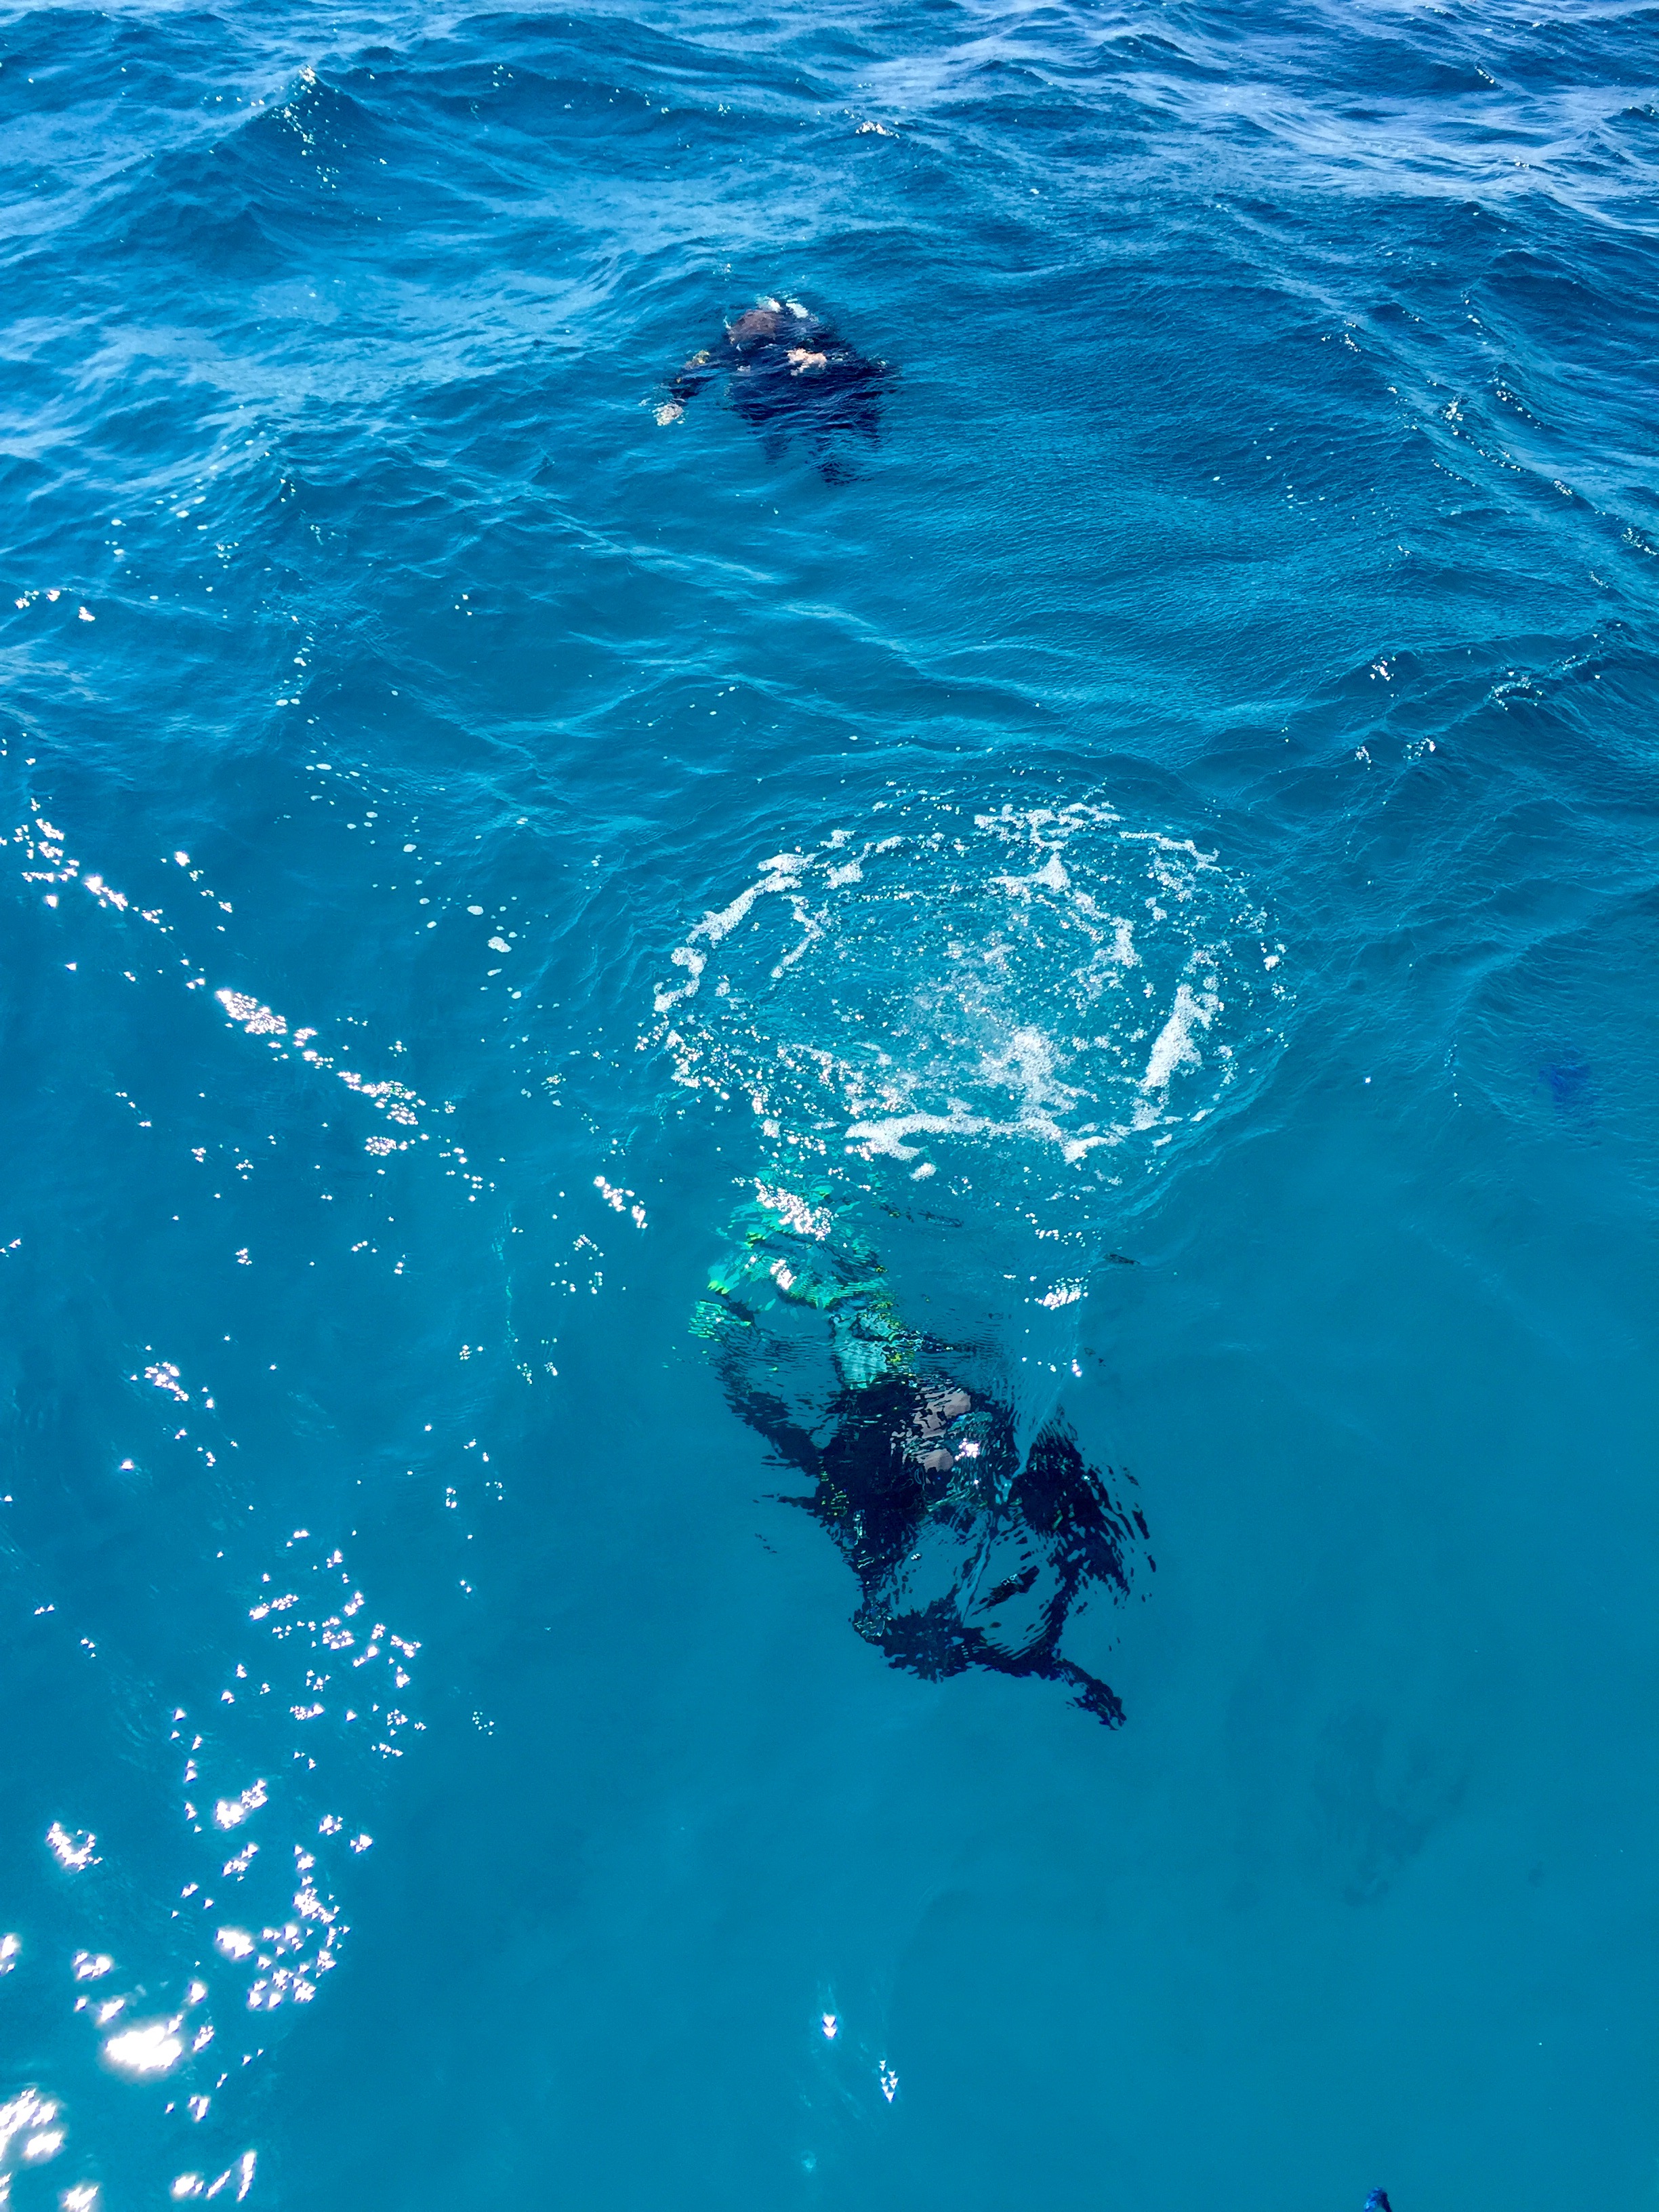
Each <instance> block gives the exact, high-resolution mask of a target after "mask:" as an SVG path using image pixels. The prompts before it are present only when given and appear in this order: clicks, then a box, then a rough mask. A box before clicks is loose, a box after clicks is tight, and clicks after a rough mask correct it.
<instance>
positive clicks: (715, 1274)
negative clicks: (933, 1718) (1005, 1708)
mask: <svg viewBox="0 0 1659 2212" xmlns="http://www.w3.org/2000/svg"><path fill="white" fill-rule="evenodd" d="M728 1235H729V1238H730V1248H731V1249H730V1250H729V1252H728V1254H727V1255H726V1258H725V1260H724V1261H722V1262H721V1263H720V1265H719V1266H718V1267H715V1268H714V1270H713V1271H712V1273H711V1276H710V1283H709V1288H710V1292H711V1296H710V1297H708V1298H706V1299H704V1300H703V1301H702V1302H701V1303H700V1304H699V1305H698V1307H697V1310H696V1315H695V1316H694V1319H693V1328H694V1330H695V1331H696V1334H698V1335H699V1336H701V1337H702V1338H703V1339H704V1340H705V1341H706V1342H707V1344H708V1347H709V1351H710V1354H711V1357H712V1358H713V1361H714V1369H715V1371H716V1373H717V1375H718V1376H719V1377H720V1384H721V1387H722V1389H724V1391H725V1394H726V1400H727V1402H728V1403H729V1404H730V1405H731V1407H732V1410H733V1411H734V1412H735V1413H737V1414H738V1416H739V1417H740V1418H741V1419H743V1420H744V1421H745V1422H746V1423H747V1424H748V1425H749V1426H750V1428H752V1429H753V1430H755V1431H756V1432H757V1434H758V1435H760V1436H762V1437H764V1438H765V1440H766V1441H767V1443H769V1444H770V1445H771V1447H772V1448H773V1449H774V1451H775V1453H776V1454H777V1455H778V1457H779V1459H780V1460H781V1462H784V1463H785V1464H787V1465H788V1466H791V1467H793V1468H797V1469H798V1470H799V1472H800V1473H801V1474H803V1475H805V1477H806V1479H807V1480H808V1481H810V1482H811V1485H812V1489H811V1492H810V1493H809V1494H808V1495H806V1496H805V1497H787V1498H784V1499H783V1501H782V1502H784V1503H787V1504H796V1505H799V1506H801V1507H803V1508H804V1509H805V1510H806V1511H807V1512H809V1513H810V1514H811V1516H812V1517H813V1519H814V1520H816V1521H817V1522H818V1524H819V1526H820V1527H821V1528H823V1529H824V1530H825V1531H826V1533H827V1534H829V1537H830V1538H831V1540H832V1541H834V1543H835V1545H836V1549H837V1550H838V1551H839V1552H840V1553H841V1555H842V1558H843V1559H845V1560H846V1562H847V1564H848V1566H849V1567H850V1568H851V1569H852V1570H853V1572H854V1575H856V1577H858V1583H859V1589H860V1595H861V1600H862V1601H861V1603H860V1607H859V1610H858V1612H857V1613H855V1614H854V1621H853V1625H854V1627H855V1628H856V1629H857V1630H858V1632H859V1633H860V1635H861V1636H862V1637H864V1638H866V1640H867V1641H868V1642H870V1643H872V1644H875V1645H877V1646H878V1648H879V1649H880V1650H882V1651H884V1653H885V1654H886V1656H887V1657H888V1659H889V1660H890V1662H891V1663H892V1664H893V1665H894V1666H896V1667H905V1668H909V1669H910V1671H911V1672H912V1673H914V1674H920V1675H921V1676H923V1677H924V1678H925V1679H926V1680H930V1681H934V1680H940V1679H941V1678H943V1677H944V1676H946V1675H950V1674H961V1673H963V1671H964V1670H965V1669H966V1668H969V1667H987V1668H992V1669H994V1671H995V1672H997V1673H999V1674H1015V1675H1035V1676H1038V1677H1040V1678H1042V1680H1048V1681H1054V1682H1060V1683H1063V1684H1064V1685H1065V1686H1066V1687H1067V1689H1068V1690H1069V1691H1070V1692H1071V1694H1072V1697H1073V1701H1074V1702H1075V1703H1076V1704H1077V1705H1080V1706H1081V1707H1082V1708H1083V1709H1084V1711H1085V1712H1091V1713H1092V1714H1094V1716H1095V1717H1096V1718H1097V1720H1100V1721H1103V1722H1104V1723H1106V1725H1107V1726H1108V1727H1109V1728H1115V1727H1116V1726H1118V1725H1119V1724H1120V1723H1121V1721H1122V1719H1123V1707H1122V1705H1121V1703H1120V1702H1119V1699H1118V1698H1117V1696H1116V1694H1115V1692H1114V1691H1113V1690H1111V1689H1110V1688H1109V1686H1108V1685H1107V1684H1106V1683H1104V1682H1103V1681H1101V1680H1099V1679H1098V1678H1097V1676H1095V1675H1093V1674H1090V1673H1088V1672H1087V1671H1086V1669H1085V1668H1082V1667H1080V1666H1079V1665H1078V1664H1077V1662H1075V1661H1074V1660H1073V1659H1070V1658H1068V1657H1066V1655H1065V1653H1064V1652H1063V1650H1061V1641H1062V1638H1063V1637H1064V1635H1065V1633H1066V1626H1067V1623H1068V1620H1070V1618H1071V1616H1072V1614H1073V1613H1074V1612H1076V1611H1080V1610H1081V1608H1082V1607H1083V1606H1084V1604H1085V1602H1086V1601H1088V1599H1089V1598H1090V1597H1091V1595H1093V1594H1094V1593H1095V1592H1096V1591H1098V1590H1103V1591H1104V1592H1106V1593H1107V1594H1108V1595H1109V1596H1110V1597H1111V1598H1112V1599H1114V1600H1121V1598H1122V1597H1123V1596H1124V1595H1127V1590H1128V1588H1129V1582H1130V1575H1131V1563H1132V1559H1133V1554H1134V1552H1135V1550H1136V1548H1137V1547H1138V1546H1140V1545H1142V1544H1144V1542H1145V1540H1146V1533H1147V1531H1146V1522H1145V1520H1144V1518H1143V1517H1142V1516H1141V1514H1140V1512H1139V1509H1138V1508H1136V1507H1133V1506H1128V1507H1125V1506H1124V1505H1122V1504H1121V1503H1119V1502H1118V1501H1117V1500H1115V1498H1113V1496H1112V1494H1111V1492H1109V1490H1108V1488H1107V1486H1106V1479H1105V1477H1103V1475H1102V1474H1101V1473H1100V1471H1099V1470H1098V1469H1097V1468H1092V1467H1091V1466H1090V1465H1089V1464H1088V1463H1087V1462H1086V1461H1085V1459H1084V1457H1083V1455H1082V1453H1081V1452H1080V1451H1079V1449H1078V1443H1077V1439H1076V1437H1075V1436H1074V1435H1073V1431H1072V1430H1071V1428H1070V1427H1069V1425H1067V1424H1066V1422H1065V1421H1064V1420H1063V1419H1060V1417H1058V1416H1055V1417H1053V1418H1051V1419H1049V1420H1048V1423H1047V1424H1046V1425H1044V1426H1043V1427H1042V1429H1041V1430H1040V1431H1038V1433H1037V1435H1036V1437H1035V1438H1034V1440H1033V1441H1032V1443H1031V1444H1030V1449H1029V1450H1028V1451H1027V1452H1026V1453H1025V1455H1024V1460H1023V1461H1022V1459H1021V1456H1020V1454H1019V1449H1018V1441H1017V1436H1016V1429H1015V1419H1014V1413H1013V1409H1012V1407H1011V1406H1009V1405H1007V1404H1006V1403H1004V1402H1001V1401H999V1400H998V1399H997V1398H996V1397H995V1396H994V1395H989V1394H987V1393H983V1392H980V1393H975V1391H974V1390H972V1389H969V1388H968V1387H966V1386H965V1385H964V1384H963V1382H962V1381H961V1380H959V1379H958V1376H957V1373H956V1372H955V1371H954V1369H955V1367H956V1366H957V1365H958V1364H960V1362H961V1359H962V1348H961V1347H953V1346H949V1345H947V1344H945V1343H944V1342H942V1341H940V1340H936V1339H933V1338H930V1337H928V1336H926V1335H924V1334H921V1332H919V1331H916V1330H913V1329H911V1328H908V1327H907V1326H906V1325H905V1323H904V1322H902V1319H901V1318H900V1316H899V1315H898V1313H897V1311H896V1309H895V1307H894V1304H893V1302H892V1299H891V1297H890V1292H889V1291H888V1289H887V1287H886V1285H885V1281H884V1270H883V1268H882V1265H881V1262H880V1261H879V1260H878V1258H877V1256H876V1255H875V1253H874V1252H873V1251H872V1249H871V1248H870V1247H869V1246H868V1245H867V1244H866V1243H865V1242H864V1240H863V1239H862V1238H860V1237H858V1236H856V1235H855V1234H854V1233H853V1232H852V1231H850V1230H849V1229H848V1227H847V1225H846V1224H845V1222H844V1221H840V1220H837V1219H836V1218H835V1216H834V1215H833V1214H832V1213H831V1212H830V1211H829V1208H828V1207H823V1206H812V1205H811V1204H809V1203H808V1202H807V1201H806V1200H803V1199H801V1198H799V1197H798V1196H796V1195H795V1194H793V1193H791V1192H787V1191H783V1190H775V1189H769V1188H766V1187H764V1186H762V1187H761V1189H760V1194H759V1197H758V1199H757V1202H756V1203H755V1204H754V1205H752V1206H744V1207H742V1208H740V1209H739V1211H738V1214H737V1215H736V1216H735V1217H734V1219H733V1221H732V1225H731V1229H730V1231H729V1232H728Z"/></svg>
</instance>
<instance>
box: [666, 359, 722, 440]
mask: <svg viewBox="0 0 1659 2212" xmlns="http://www.w3.org/2000/svg"><path fill="white" fill-rule="evenodd" d="M718 374H719V371H718V370H717V368H715V366H714V356H713V355H712V354H711V353H710V352H709V351H708V348H707V347H706V346H705V347H704V349H702V352H701V353H694V354H693V355H692V356H691V358H690V361H688V362H686V364H685V367H684V368H683V369H682V370H681V371H680V373H679V374H678V376H677V377H676V378H675V379H674V380H673V382H672V383H671V385H670V386H669V387H668V397H667V398H666V399H665V401H664V403H663V404H662V405H661V406H660V407H659V408H658V410H657V420H658V422H678V421H679V419H680V416H682V415H684V412H685V409H686V403H687V402H688V401H689V400H692V399H695V398H696V396H697V394H698V393H699V392H701V391H702V389H703V387H704V386H705V385H708V384H712V383H713V382H714V378H715V377H716V375H718Z"/></svg>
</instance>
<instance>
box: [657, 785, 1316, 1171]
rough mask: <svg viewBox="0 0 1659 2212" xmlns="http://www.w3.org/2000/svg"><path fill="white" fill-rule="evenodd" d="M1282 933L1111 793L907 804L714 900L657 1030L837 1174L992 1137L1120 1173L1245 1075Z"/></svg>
mask: <svg viewBox="0 0 1659 2212" xmlns="http://www.w3.org/2000/svg"><path fill="white" fill-rule="evenodd" d="M1283 954H1284V947H1283V946H1282V945H1279V944H1277V943H1275V942H1274V941H1273V940H1272V939H1271V936H1270V933H1269V928H1268V924H1267V918H1266V916H1265V915H1264V914H1263V913H1262V912H1261V909H1260V908H1259V906H1258V904H1257V903H1256V902H1255V900H1253V899H1252V898H1251V896H1249V893H1248V892H1247V890H1246V889H1245V887H1244V886H1243V884H1241V883H1240V881H1239V880H1238V879H1237V878H1236V877H1235V876H1233V875H1232V874H1231V873H1230V872H1229V871H1228V870H1227V869H1225V867H1224V866H1222V865H1221V864H1220V861H1219V860H1218V856H1217V855H1216V854H1213V853H1207V852H1205V851H1203V850H1202V849H1200V846H1199V845H1198V844H1197V843H1196V842H1194V840H1193V839H1191V838H1177V837H1175V836H1170V835H1167V834H1165V833H1164V832H1163V831H1161V830H1156V829H1145V828H1140V827H1137V826H1134V825H1133V824H1131V823H1127V822H1126V821H1125V820H1124V819H1123V817H1121V815H1120V814H1119V813H1118V812H1117V811H1115V810H1114V809H1113V808H1112V807H1111V806H1109V805H1106V804H1105V803H1103V801H1101V800H1098V799H1091V800H1088V801H1082V802H1078V803H1074V804H1072V805H1060V806H1049V807H1044V806H1024V807H1021V806H1016V805H1012V804H1009V805H1003V806H1002V807H1001V808H1000V810H998V811H974V810H972V809H971V808H964V807H959V806H956V805H951V804H949V803H948V802H945V801H943V800H940V799H934V798H927V799H911V800H908V801H903V800H901V801H894V802H890V803H889V804H888V805H884V806H882V807H878V809H877V810H876V811H875V817H874V819H873V820H872V822H871V823H869V824H868V825H867V826H866V827H865V828H864V829H860V830H850V829H837V830H836V831H835V832H834V834H833V835H832V836H829V838H827V839H826V840H825V841H824V842H822V843H821V844H819V845H817V846H816V847H814V848H796V849H794V850H793V851H789V852H784V853H779V854H775V855H774V856H773V857H772V858H771V859H770V860H767V861H766V862H764V863H763V866H762V869H761V872H760V873H759V874H758V876H757V878H756V879H755V880H754V881H753V882H752V883H750V884H749V885H748V886H747V887H746V888H745V889H744V890H742V891H740V892H739V893H738V896H736V897H735V898H733V899H732V901H731V902H730V903H729V904H728V905H726V906H725V907H723V908H720V909H718V910H717V911H715V912H712V913H709V914H708V915H704V917H703V919H702V921H700V922H698V923H697V925H696V927H695V928H693V929H691V930H690V932H689V933H687V936H686V939H685V941H684V944H683V945H679V946H678V948H677V949H676V950H675V951H674V952H673V954H672V957H671V964H672V967H673V969H674V970H675V971H676V972H675V973H674V974H673V975H671V976H670V977H668V978H666V979H665V981H663V983H662V984H661V985H660V986H659V989H658V991H657V994H656V1012H657V1015H658V1017H659V1026H658V1030H657V1037H658V1041H659V1042H660V1043H661V1044H662V1045H663V1046H664V1047H665V1048H666V1049H667V1051H668V1052H669V1053H670V1054H671V1057H672V1061H673V1066H674V1072H675V1075H676V1078H677V1079H678V1081H679V1082H680V1083H682V1084H684V1085H688V1086H690V1087H692V1088H694V1089H697V1090H702V1091H710V1092H713V1093H714V1094H715V1095H716V1096H717V1097H720V1098H726V1099H730V1098H736V1099H739V1100H742V1099H746V1100H747V1101H748V1103H750V1106H751V1107H752V1109H753V1110H754V1113H755V1115H756V1116H757V1119H758V1121H759V1122H760V1125H761V1130H762V1133H763V1136H764V1137H765V1138H766V1139H767V1140H768V1141H769V1144H770V1145H771V1146H775V1147H776V1148H777V1151H778V1152H779V1154H780V1155H781V1154H783V1153H784V1152H788V1153H791V1154H793V1155H795V1156H797V1157H799V1156H802V1155H808V1156H812V1157H813V1158H815V1159H816V1161H817V1163H818V1173H819V1174H820V1175H821V1176H828V1177H829V1179H830V1181H831V1182H837V1181H839V1180H840V1179H841V1176H842V1173H844V1171H845V1170H846V1169H847V1168H848V1167H849V1166H851V1165H852V1164H854V1163H869V1164H875V1163H880V1164H886V1168H885V1171H886V1173H887V1174H889V1175H891V1174H893V1173H895V1172H903V1173H906V1174H908V1176H909V1178H910V1179H911V1180H913V1181H917V1182H920V1181H923V1180H925V1179H926V1178H927V1177H929V1176H933V1174H934V1173H936V1172H937V1171H938V1170H939V1168H940V1167H941V1166H943V1167H945V1168H946V1169H947V1170H949V1171H950V1172H951V1176H952V1177H953V1184H952V1187H953V1188H957V1189H959V1190H960V1189H963V1188H966V1187H967V1178H968V1177H969V1173H970V1170H972V1169H973V1168H974V1167H975V1164H976V1163H975V1159H974V1158H972V1157H970V1156H975V1155H977V1156H978V1161H977V1164H981V1165H982V1164H983V1163H984V1161H985V1159H986V1157H987V1155H989V1156H993V1157H995V1156H1001V1157H1002V1158H1005V1159H1006V1160H1008V1161H1009V1163H1010V1164H1012V1160H1013V1158H1015V1157H1016V1156H1017V1157H1018V1158H1020V1160H1021V1161H1022V1164H1023V1169H1024V1173H1025V1174H1026V1176H1028V1177H1029V1173H1030V1170H1031V1168H1033V1167H1034V1166H1036V1164H1037V1163H1038V1161H1039V1160H1040V1159H1046V1160H1047V1162H1048V1164H1049V1165H1050V1167H1052V1168H1054V1169H1060V1170H1062V1175H1061V1178H1060V1179H1061V1181H1062V1182H1071V1183H1073V1185H1076V1184H1078V1183H1081V1184H1083V1185H1085V1186H1086V1187H1088V1188H1092V1189H1099V1188H1101V1187H1102V1186H1103V1185H1107V1186H1115V1185H1118V1184H1121V1182H1123V1181H1124V1180H1125V1174H1126V1170H1127V1169H1128V1168H1129V1166H1130V1165H1131V1164H1132V1163H1133V1164H1138V1165H1139V1166H1141V1167H1146V1166H1150V1165H1152V1164H1158V1160H1159V1158H1160V1156H1163V1155H1165V1154H1166V1153H1167V1150H1168V1148H1169V1147H1170V1146H1172V1145H1174V1144H1176V1142H1177V1141H1178V1140H1179V1139H1182V1136H1183V1134H1185V1133H1190V1132H1193V1131H1194V1130H1196V1129H1197V1128H1198V1127H1200V1124H1202V1123H1203V1122H1204V1121H1206V1120H1207V1119H1208V1118H1209V1117H1210V1116H1211V1115H1212V1114H1214V1113H1215V1112H1216V1111H1217V1109H1218V1108H1220V1107H1221V1106H1222V1105H1223V1103H1224V1102H1225V1101H1226V1100H1227V1099H1228V1097H1229V1094H1230V1093H1232V1094H1234V1095H1235V1096H1239V1095H1242V1093H1243V1091H1244V1089H1246V1088H1247V1087H1248V1084H1247V1079H1248V1078H1249V1075H1250V1074H1251V1073H1254V1071H1255V1069H1256V1068H1257V1067H1258V1066H1260V1065H1261V1063H1262V1061H1263V1060H1264V1059H1265V1057H1266V1055H1267V1051H1268V1050H1269V1049H1270V1048H1271V1047H1272V1046H1273V1044H1274V1043H1275V1042H1276V1041H1277V1039H1278V1036H1279V1024H1280V1022H1281V1020H1282V1018H1283V1014H1284V1012H1285V998H1286V991H1285V984H1284V981H1283V971H1282V966H1281V963H1282V959H1283ZM837 1164H839V1165H837ZM1064 1170H1070V1173H1069V1174H1066V1173H1064V1172H1063V1171H1064ZM869 1171H870V1170H869V1169H868V1168H867V1167H865V1168H861V1169H860V1170H859V1172H860V1173H861V1174H863V1175H865V1176H867V1175H868V1173H869Z"/></svg>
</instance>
